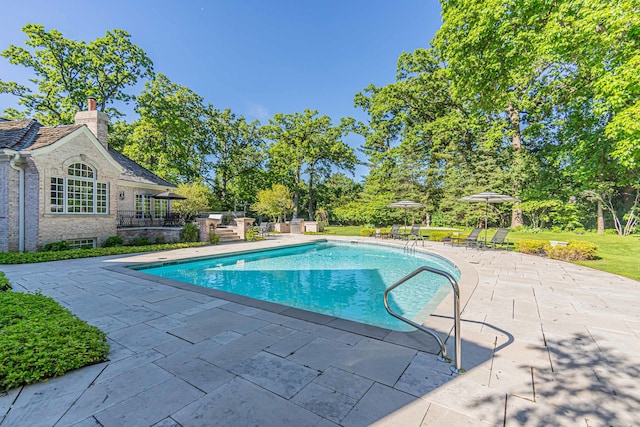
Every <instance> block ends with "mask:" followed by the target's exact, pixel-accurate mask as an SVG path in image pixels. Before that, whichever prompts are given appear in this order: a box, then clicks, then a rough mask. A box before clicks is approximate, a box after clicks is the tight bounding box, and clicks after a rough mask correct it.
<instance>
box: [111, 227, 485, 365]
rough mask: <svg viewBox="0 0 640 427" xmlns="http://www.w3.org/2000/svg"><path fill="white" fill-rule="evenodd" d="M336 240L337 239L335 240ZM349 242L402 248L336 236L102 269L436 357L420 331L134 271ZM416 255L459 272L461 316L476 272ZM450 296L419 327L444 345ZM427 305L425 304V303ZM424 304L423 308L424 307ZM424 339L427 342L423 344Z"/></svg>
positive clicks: (450, 312)
mask: <svg viewBox="0 0 640 427" xmlns="http://www.w3.org/2000/svg"><path fill="white" fill-rule="evenodd" d="M336 237H338V238H336ZM332 241H335V242H342V243H344V242H348V243H357V244H364V245H373V246H383V247H390V248H394V249H398V248H400V247H401V245H400V244H396V243H395V242H393V241H391V242H388V241H380V242H378V241H371V240H370V239H364V238H363V239H358V238H354V237H347V238H340V237H339V236H335V237H334V236H332V237H330V238H327V237H322V238H317V239H309V240H306V241H304V242H297V243H293V242H285V243H282V244H280V245H277V246H271V247H266V248H264V247H262V248H253V249H242V250H231V251H229V252H224V253H217V254H210V255H203V256H196V257H184V258H178V259H171V260H167V261H156V262H144V263H137V262H126V261H124V262H123V263H122V264H119V265H111V266H102V267H101V268H103V269H105V270H109V271H113V272H117V273H120V274H124V275H128V276H131V277H135V278H138V279H144V280H148V281H151V282H155V283H159V284H162V285H167V286H172V287H174V288H178V289H182V290H186V291H190V292H196V293H199V294H202V295H207V296H210V297H214V298H218V299H221V300H225V301H229V302H233V303H237V304H242V305H245V306H248V307H252V308H256V309H261V310H265V311H269V312H272V313H276V314H280V315H283V316H287V317H291V318H293V319H298V320H304V321H308V322H311V323H315V324H318V325H323V326H328V327H332V328H335V329H338V330H342V331H345V332H350V333H354V334H358V335H361V336H365V337H368V338H374V339H378V340H381V341H385V342H390V343H393V344H398V345H402V346H405V347H408V348H411V349H414V350H419V351H425V352H427V353H431V354H439V352H440V348H439V346H438V345H437V343H436V341H435V339H433V338H432V337H430V336H428V335H426V334H424V333H423V332H421V331H417V330H414V331H395V330H392V329H386V328H382V327H379V326H373V325H367V324H365V323H360V322H355V321H352V320H347V319H342V318H338V317H334V316H329V315H326V314H321V313H316V312H313V311H308V310H304V309H300V308H294V307H289V306H286V305H283V304H278V303H274V302H269V301H262V300H259V299H255V298H251V297H246V296H243V295H238V294H233V293H229V292H225V291H221V290H217V289H210V288H205V287H202V286H198V285H193V284H190V283H186V282H181V281H178V280H173V279H167V278H163V277H159V276H153V275H150V274H146V273H142V272H141V271H139V269H136V267H139V268H142V267H143V266H144V267H147V266H152V265H153V264H154V263H157V264H164V265H169V264H179V263H181V262H191V261H196V260H203V259H208V258H214V257H217V256H228V255H232V254H242V253H249V252H252V253H253V252H262V251H268V250H272V249H276V248H278V249H281V248H284V247H297V246H305V245H309V244H315V243H318V242H332ZM416 251H417V252H421V253H425V254H429V255H431V256H436V257H438V258H443V259H446V260H447V261H449V262H452V263H453V264H454V265H455V266H456V267H457V268H458V269H459V270H460V280H459V281H458V288H459V292H460V311H461V313H462V312H463V311H464V307H465V306H466V304H467V303H468V301H469V299H470V298H471V296H472V295H473V292H474V291H475V288H476V286H477V284H478V273H477V271H476V270H475V269H474V268H473V267H472V266H471V265H470V264H469V263H468V262H467V261H465V260H464V259H463V258H461V257H456V256H453V257H452V256H449V255H447V256H444V255H441V254H438V253H436V252H432V251H430V250H427V249H425V248H416ZM452 295H453V292H449V296H448V297H445V298H444V299H443V300H442V301H440V303H439V304H438V305H437V307H435V309H434V310H433V311H432V312H431V314H430V315H429V316H428V317H427V318H426V319H425V321H424V322H422V325H423V326H424V327H426V328H429V329H431V330H433V331H434V332H437V333H438V334H439V335H440V336H441V338H442V340H443V341H444V342H445V343H449V342H452V341H453V339H451V338H453V333H454V322H453V313H454V299H453V297H452ZM427 304H428V303H427ZM427 304H425V306H426V305H427ZM443 319H444V323H446V321H447V319H448V320H450V321H451V324H450V327H449V328H447V327H443ZM425 339H426V340H425Z"/></svg>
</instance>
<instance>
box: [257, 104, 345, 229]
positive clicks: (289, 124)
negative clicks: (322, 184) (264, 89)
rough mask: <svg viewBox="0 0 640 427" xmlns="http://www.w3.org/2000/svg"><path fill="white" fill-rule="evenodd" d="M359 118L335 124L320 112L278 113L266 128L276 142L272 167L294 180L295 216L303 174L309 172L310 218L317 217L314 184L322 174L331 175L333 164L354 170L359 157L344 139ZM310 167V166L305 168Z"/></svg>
mask: <svg viewBox="0 0 640 427" xmlns="http://www.w3.org/2000/svg"><path fill="white" fill-rule="evenodd" d="M354 127H355V121H354V120H353V119H351V118H346V119H341V120H340V124H338V125H336V126H334V125H333V124H332V123H331V118H330V117H329V116H319V117H318V112H317V111H315V110H314V111H312V110H306V109H305V110H304V113H294V114H281V113H280V114H276V115H275V116H274V117H273V119H270V120H269V125H268V126H266V127H265V135H266V137H267V138H268V139H270V140H271V141H273V144H272V145H271V147H270V150H269V152H270V159H271V160H270V167H271V168H272V169H274V170H276V171H278V172H279V173H280V174H282V175H283V176H285V177H286V176H289V177H291V178H292V181H293V206H294V207H293V217H294V218H297V217H298V213H299V204H300V186H301V184H302V175H303V173H307V175H308V178H309V179H308V196H309V219H310V220H313V209H314V204H313V198H314V195H313V183H314V180H315V179H316V178H317V176H318V175H319V174H320V175H322V174H324V175H326V174H329V173H330V171H331V168H332V167H337V168H340V169H347V170H351V171H353V169H354V168H355V164H356V162H357V158H356V155H355V152H354V150H353V149H352V148H351V147H349V146H348V145H347V144H345V143H344V142H343V141H342V138H343V137H344V136H345V135H347V134H348V133H349V132H351V131H353V129H354ZM305 166H306V169H304V168H305Z"/></svg>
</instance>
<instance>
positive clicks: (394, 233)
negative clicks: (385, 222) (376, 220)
mask: <svg viewBox="0 0 640 427" xmlns="http://www.w3.org/2000/svg"><path fill="white" fill-rule="evenodd" d="M389 237H390V238H392V239H399V238H400V225H398V224H394V225H393V226H392V227H391V230H389V232H380V238H382V239H384V238H389Z"/></svg>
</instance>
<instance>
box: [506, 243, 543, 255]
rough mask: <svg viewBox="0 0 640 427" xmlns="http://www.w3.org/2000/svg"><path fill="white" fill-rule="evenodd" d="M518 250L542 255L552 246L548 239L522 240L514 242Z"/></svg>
mask: <svg viewBox="0 0 640 427" xmlns="http://www.w3.org/2000/svg"><path fill="white" fill-rule="evenodd" d="M514 246H515V247H516V250H517V251H518V252H522V253H523V254H534V255H542V254H545V253H546V251H547V249H548V248H550V247H551V245H550V244H549V242H548V241H546V240H520V241H519V242H516V243H515V244H514Z"/></svg>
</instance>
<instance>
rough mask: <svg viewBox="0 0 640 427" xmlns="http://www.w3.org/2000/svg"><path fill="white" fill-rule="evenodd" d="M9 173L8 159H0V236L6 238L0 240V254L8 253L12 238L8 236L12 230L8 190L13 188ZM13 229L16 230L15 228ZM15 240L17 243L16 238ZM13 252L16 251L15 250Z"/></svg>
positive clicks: (10, 199) (10, 201)
mask: <svg viewBox="0 0 640 427" xmlns="http://www.w3.org/2000/svg"><path fill="white" fill-rule="evenodd" d="M11 172H13V171H12V170H11V167H10V166H9V160H8V158H6V159H5V158H2V159H0V236H7V237H6V238H5V239H2V238H0V252H8V251H9V248H10V244H9V242H12V241H13V240H12V237H11V236H9V232H10V229H11V228H12V227H11V225H12V224H11V219H10V217H9V216H10V214H11V212H12V210H11V209H10V208H9V204H11V203H12V198H11V197H10V196H9V188H12V187H13V186H11V185H10V184H9V180H10V179H11V175H10V173H11ZM16 175H17V172H16ZM14 203H16V202H14ZM13 228H17V226H16V227H13ZM15 240H16V242H17V238H16V239H15ZM15 250H17V248H16V249H15Z"/></svg>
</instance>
